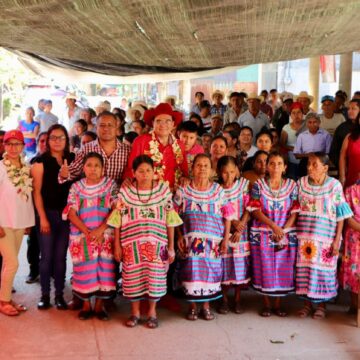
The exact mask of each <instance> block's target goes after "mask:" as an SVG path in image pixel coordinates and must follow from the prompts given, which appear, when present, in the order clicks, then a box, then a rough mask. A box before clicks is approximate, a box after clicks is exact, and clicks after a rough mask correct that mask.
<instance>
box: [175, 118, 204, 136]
mask: <svg viewBox="0 0 360 360" xmlns="http://www.w3.org/2000/svg"><path fill="white" fill-rule="evenodd" d="M200 120H201V119H200ZM178 131H179V132H181V131H187V132H190V133H196V134H198V131H199V127H198V126H197V125H196V124H195V122H194V121H191V120H189V121H185V122H183V123H181V124H180V125H179V127H178Z"/></svg>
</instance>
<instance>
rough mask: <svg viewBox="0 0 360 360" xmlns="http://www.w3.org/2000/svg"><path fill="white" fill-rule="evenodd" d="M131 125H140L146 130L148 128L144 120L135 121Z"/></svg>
mask: <svg viewBox="0 0 360 360" xmlns="http://www.w3.org/2000/svg"><path fill="white" fill-rule="evenodd" d="M131 123H132V124H135V123H137V124H140V126H141V127H142V128H143V129H145V127H146V124H145V121H144V120H134V121H132V122H131Z"/></svg>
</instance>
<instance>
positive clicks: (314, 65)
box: [309, 56, 320, 112]
mask: <svg viewBox="0 0 360 360" xmlns="http://www.w3.org/2000/svg"><path fill="white" fill-rule="evenodd" d="M319 77H320V57H319V56H317V57H312V58H310V63H309V93H310V95H312V96H313V97H314V101H313V102H312V104H311V105H310V106H311V107H312V108H313V109H314V110H315V111H316V112H317V111H318V107H319Z"/></svg>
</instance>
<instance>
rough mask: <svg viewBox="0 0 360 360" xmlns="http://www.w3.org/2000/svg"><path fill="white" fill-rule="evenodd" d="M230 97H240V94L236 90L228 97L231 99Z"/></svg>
mask: <svg viewBox="0 0 360 360" xmlns="http://www.w3.org/2000/svg"><path fill="white" fill-rule="evenodd" d="M232 97H240V94H239V93H238V92H237V91H233V92H232V93H231V94H230V96H229V99H231V98H232Z"/></svg>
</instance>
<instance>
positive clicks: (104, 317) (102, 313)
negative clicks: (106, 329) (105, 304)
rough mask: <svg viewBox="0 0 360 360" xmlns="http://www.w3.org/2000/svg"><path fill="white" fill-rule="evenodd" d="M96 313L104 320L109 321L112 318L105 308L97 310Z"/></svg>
mask: <svg viewBox="0 0 360 360" xmlns="http://www.w3.org/2000/svg"><path fill="white" fill-rule="evenodd" d="M95 315H96V317H97V318H98V319H99V320H102V321H108V320H109V319H110V318H109V315H108V313H107V312H106V311H105V310H101V311H99V312H96V313H95Z"/></svg>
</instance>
